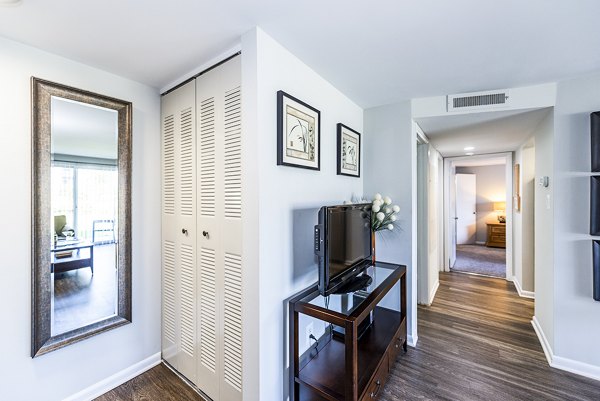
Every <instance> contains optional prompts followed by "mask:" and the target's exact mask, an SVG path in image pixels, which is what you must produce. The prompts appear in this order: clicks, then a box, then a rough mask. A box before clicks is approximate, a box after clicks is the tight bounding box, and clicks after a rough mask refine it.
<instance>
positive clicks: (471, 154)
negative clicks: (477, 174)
mask: <svg viewBox="0 0 600 401" xmlns="http://www.w3.org/2000/svg"><path fill="white" fill-rule="evenodd" d="M474 154H475V153H473V152H467V153H465V155H467V156H473V155H474Z"/></svg>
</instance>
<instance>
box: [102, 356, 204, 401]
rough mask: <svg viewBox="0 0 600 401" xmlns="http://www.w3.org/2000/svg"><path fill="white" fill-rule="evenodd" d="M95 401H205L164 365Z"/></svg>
mask: <svg viewBox="0 0 600 401" xmlns="http://www.w3.org/2000/svg"><path fill="white" fill-rule="evenodd" d="M96 401H207V400H205V399H204V398H202V397H201V396H200V394H198V393H197V392H196V391H195V390H194V389H192V388H191V387H190V386H188V385H187V384H186V383H185V382H184V381H183V380H181V379H180V378H179V377H178V376H177V375H176V374H175V373H173V372H172V371H171V370H170V369H169V368H167V367H166V366H165V365H163V364H160V365H158V366H155V367H154V368H152V369H150V370H148V371H147V372H144V373H143V374H141V375H139V376H137V377H134V378H133V379H131V380H129V381H128V382H126V383H123V384H122V385H120V386H119V387H117V388H115V389H113V390H111V391H109V392H108V393H106V394H104V395H102V396H100V397H98V398H96Z"/></svg>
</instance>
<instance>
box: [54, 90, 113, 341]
mask: <svg viewBox="0 0 600 401" xmlns="http://www.w3.org/2000/svg"><path fill="white" fill-rule="evenodd" d="M117 155H118V113H117V111H116V110H112V109H106V108H102V107H98V106H94V105H90V104H86V103H80V102H76V101H73V100H68V99H64V98H60V97H55V96H52V98H51V185H50V188H51V218H52V221H50V222H48V223H49V224H50V226H51V233H52V239H51V240H52V245H51V247H50V253H51V255H50V261H51V266H50V269H49V273H50V275H51V289H52V296H51V303H52V305H51V314H52V316H51V335H52V336H55V335H57V334H61V333H65V332H68V331H71V330H75V329H78V328H80V327H83V326H86V325H89V324H91V323H94V322H97V321H100V320H102V319H106V318H107V317H111V316H114V315H116V313H117V296H118V293H117V288H118V287H117V273H118V272H117V267H118V264H117V239H118V235H117V233H118V228H117V227H118V224H119V222H118V169H117V161H118V160H117V158H118V156H117Z"/></svg>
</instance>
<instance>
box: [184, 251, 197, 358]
mask: <svg viewBox="0 0 600 401" xmlns="http://www.w3.org/2000/svg"><path fill="white" fill-rule="evenodd" d="M194 265H195V263H194V248H192V247H191V246H190V245H181V349H182V350H183V351H184V352H185V353H186V354H188V355H189V356H191V357H193V356H194V345H195V343H196V288H195V287H196V284H195V283H196V275H195V274H194Z"/></svg>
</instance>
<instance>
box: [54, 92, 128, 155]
mask: <svg viewBox="0 0 600 401" xmlns="http://www.w3.org/2000/svg"><path fill="white" fill-rule="evenodd" d="M51 110H52V153H59V154H64V155H72V156H83V157H94V158H102V159H112V160H114V159H116V158H117V130H118V128H117V112H116V111H115V110H110V109H105V108H102V107H96V106H91V105H89V104H85V103H79V102H74V101H71V100H66V99H61V98H56V97H52V104H51Z"/></svg>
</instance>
